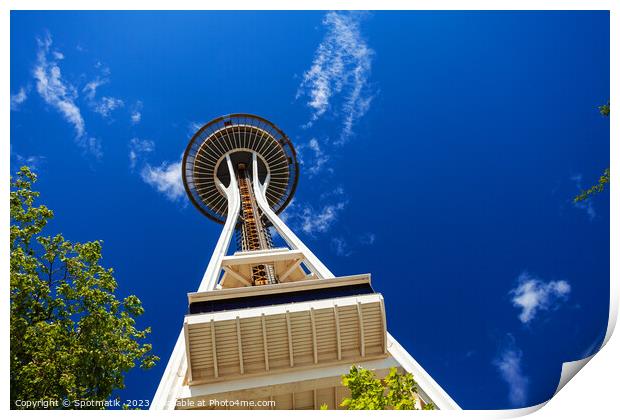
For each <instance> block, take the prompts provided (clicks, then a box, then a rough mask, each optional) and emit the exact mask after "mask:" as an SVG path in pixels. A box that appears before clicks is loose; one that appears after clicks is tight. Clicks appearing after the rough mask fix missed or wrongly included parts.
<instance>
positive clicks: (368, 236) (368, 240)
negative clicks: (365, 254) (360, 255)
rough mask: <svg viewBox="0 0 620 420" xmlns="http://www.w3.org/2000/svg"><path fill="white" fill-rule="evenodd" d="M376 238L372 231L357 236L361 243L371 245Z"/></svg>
mask: <svg viewBox="0 0 620 420" xmlns="http://www.w3.org/2000/svg"><path fill="white" fill-rule="evenodd" d="M375 240H377V235H375V234H374V233H372V232H366V233H363V234H361V235H360V236H359V241H360V243H361V244H362V245H372V244H374V243H375Z"/></svg>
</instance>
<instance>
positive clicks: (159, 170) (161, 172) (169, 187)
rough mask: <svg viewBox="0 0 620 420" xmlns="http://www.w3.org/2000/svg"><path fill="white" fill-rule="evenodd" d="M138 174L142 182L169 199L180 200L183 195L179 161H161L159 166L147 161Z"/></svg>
mask: <svg viewBox="0 0 620 420" xmlns="http://www.w3.org/2000/svg"><path fill="white" fill-rule="evenodd" d="M140 176H141V177H142V180H143V181H144V182H146V183H147V184H149V185H150V186H152V187H153V188H155V189H156V190H157V191H159V192H160V193H162V194H164V196H165V197H166V198H168V199H169V200H171V201H177V200H180V199H181V198H183V197H184V195H185V190H184V188H183V180H182V178H181V161H178V162H172V163H167V162H163V163H162V164H161V165H159V166H151V165H150V164H148V163H147V164H146V165H145V166H144V167H143V168H142V171H141V173H140Z"/></svg>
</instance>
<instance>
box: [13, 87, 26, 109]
mask: <svg viewBox="0 0 620 420" xmlns="http://www.w3.org/2000/svg"><path fill="white" fill-rule="evenodd" d="M26 99H28V89H27V88H25V87H20V88H19V91H17V93H16V94H14V95H11V111H17V110H18V109H19V107H20V105H21V104H23V103H24V102H25V101H26Z"/></svg>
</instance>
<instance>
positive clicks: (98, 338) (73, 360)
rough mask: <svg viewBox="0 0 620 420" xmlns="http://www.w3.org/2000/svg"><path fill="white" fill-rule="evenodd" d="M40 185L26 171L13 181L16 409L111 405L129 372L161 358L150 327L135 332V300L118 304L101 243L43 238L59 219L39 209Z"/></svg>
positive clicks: (138, 309)
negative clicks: (32, 404) (25, 404)
mask: <svg viewBox="0 0 620 420" xmlns="http://www.w3.org/2000/svg"><path fill="white" fill-rule="evenodd" d="M36 179H37V177H36V175H35V174H34V173H33V172H31V171H30V169H29V168H28V167H25V166H24V167H22V168H21V169H20V170H19V171H18V172H17V174H16V176H15V177H14V178H12V179H11V192H10V194H11V199H10V213H11V231H10V232H11V234H10V241H11V244H10V251H11V258H10V295H11V297H10V307H11V309H10V317H11V321H10V334H11V343H10V346H11V355H10V357H11V363H10V364H11V367H10V369H11V373H10V381H11V383H10V398H11V407H12V408H20V407H18V406H17V404H16V401H18V400H22V401H27V400H29V401H33V400H55V401H59V402H60V401H62V400H64V399H68V400H93V401H94V400H97V401H101V400H105V399H108V398H109V397H110V396H111V395H112V393H113V391H114V390H116V389H121V388H123V387H124V380H123V374H124V373H125V372H127V371H129V370H130V369H132V368H133V367H134V366H135V365H136V364H139V365H140V366H141V367H142V368H145V369H148V368H151V367H152V366H153V365H154V364H155V362H156V361H157V360H158V358H157V357H156V356H154V355H152V354H151V345H150V344H148V343H144V342H143V341H144V339H145V337H146V336H147V334H148V333H149V332H150V329H149V328H146V329H144V330H139V329H137V328H136V326H135V318H136V317H138V316H139V315H141V314H142V313H143V312H144V309H143V308H142V304H141V302H140V300H139V299H138V298H137V297H136V296H127V297H126V298H124V299H122V300H119V299H117V298H116V296H115V294H114V292H115V290H116V288H117V283H116V280H115V279H114V276H113V271H112V269H106V268H104V267H102V266H101V265H100V260H101V258H102V256H101V242H100V241H93V242H86V243H71V242H70V241H68V240H66V239H65V238H63V236H62V235H56V236H44V235H42V231H43V229H44V228H45V226H46V225H47V223H48V221H49V220H50V219H51V218H52V217H53V215H54V213H53V212H52V210H50V209H48V208H47V207H46V206H45V205H36V204H35V201H36V199H37V197H38V196H39V193H38V192H36V191H33V190H32V185H33V183H35V182H36ZM60 408H62V405H61V406H60Z"/></svg>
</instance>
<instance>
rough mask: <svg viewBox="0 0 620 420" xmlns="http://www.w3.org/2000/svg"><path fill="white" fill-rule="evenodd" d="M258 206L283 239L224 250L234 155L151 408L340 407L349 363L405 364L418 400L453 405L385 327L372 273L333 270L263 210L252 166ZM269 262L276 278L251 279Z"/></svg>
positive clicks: (233, 206)
mask: <svg viewBox="0 0 620 420" xmlns="http://www.w3.org/2000/svg"><path fill="white" fill-rule="evenodd" d="M256 159H257V157H256V154H255V155H254V159H253V161H254V165H253V168H254V178H253V184H254V185H253V187H254V193H255V196H256V202H257V204H258V206H259V207H260V211H261V212H262V214H264V215H265V216H266V218H267V219H268V220H269V222H270V223H271V225H272V226H274V228H275V229H276V230H277V231H278V233H279V234H280V235H281V236H282V238H283V239H284V241H285V242H286V243H287V245H288V248H275V249H263V250H258V251H245V252H236V253H235V254H234V255H230V256H227V255H225V250H226V249H228V246H229V244H230V241H231V238H232V233H233V230H234V223H235V221H236V219H237V217H236V215H237V214H238V212H239V206H240V203H239V194H238V192H237V189H238V187H237V184H236V182H235V178H234V176H232V174H233V168H232V162H231V161H230V159H229V158H228V157H227V164H228V166H229V170H230V173H231V177H230V180H231V181H230V183H229V185H228V186H227V187H225V186H223V185H220V186H219V187H220V188H221V190H222V191H223V192H224V193H225V194H226V196H227V197H228V203H229V205H228V212H229V217H228V218H227V220H226V223H225V225H224V229H223V231H222V234H221V236H220V238H219V240H218V243H217V245H216V250H215V252H214V254H213V257H212V258H211V261H210V262H209V265H208V267H207V270H206V272H205V276H204V278H203V281H202V283H201V285H200V287H199V289H198V291H197V292H195V293H190V294H188V301H189V311H188V313H187V315H186V316H185V319H184V323H183V329H182V331H181V333H180V335H179V338H178V340H177V343H176V345H175V348H174V350H173V352H172V356H171V357H170V360H169V362H168V365H167V366H166V370H165V373H164V375H163V377H162V380H161V382H160V384H159V387H158V389H157V393H156V394H155V397H154V399H153V402H152V404H151V409H228V408H233V409H238V408H247V409H318V408H320V407H321V406H322V405H327V407H328V408H330V409H337V408H340V403H341V402H342V400H343V399H344V398H345V397H346V396H348V395H349V394H348V389H346V388H345V387H344V386H342V375H345V374H347V373H348V372H349V370H350V368H351V366H352V365H356V366H362V367H364V368H366V369H370V370H373V371H375V373H376V374H377V376H379V377H383V376H385V375H386V374H387V373H388V372H389V370H390V368H392V367H396V368H397V369H399V370H400V371H401V372H410V373H412V374H413V376H414V379H415V380H416V382H417V383H418V386H419V391H418V392H419V395H418V397H419V398H418V404H419V405H420V406H421V405H422V404H424V403H429V402H432V403H434V405H435V406H436V407H437V408H439V409H459V406H458V405H457V404H456V403H455V402H454V401H453V400H452V398H450V397H449V395H448V394H447V393H446V392H445V391H444V390H443V389H442V388H441V387H440V386H439V385H438V384H437V383H436V382H435V381H434V380H433V378H432V377H431V376H430V375H429V374H428V373H427V372H426V371H425V370H424V369H423V368H422V367H421V366H420V365H419V364H418V363H417V362H416V361H415V360H414V359H413V357H411V356H410V355H409V354H408V353H407V351H406V350H405V349H404V348H403V347H402V346H400V344H398V342H397V341H396V340H395V339H394V338H393V337H392V336H391V335H390V334H389V333H388V331H387V324H386V313H385V304H384V300H383V297H382V295H381V294H380V293H376V292H375V291H374V290H373V288H372V286H371V277H370V274H361V275H354V276H347V277H336V276H334V275H333V274H332V273H331V272H330V271H329V270H328V269H327V267H325V266H324V265H323V263H321V261H320V260H319V259H318V258H317V257H316V256H315V255H314V254H313V253H312V252H311V251H310V250H309V249H308V248H307V247H306V246H305V245H304V244H303V243H302V242H301V241H300V240H299V238H298V237H297V236H296V235H295V234H294V233H293V232H292V231H291V230H290V229H289V228H288V227H287V226H286V225H285V224H284V223H283V222H282V220H281V219H280V218H279V217H278V216H277V215H276V214H275V213H274V212H273V211H272V210H271V209H270V207H269V205H268V204H267V202H266V200H265V197H264V195H263V193H264V190H265V185H261V184H260V181H259V180H258V179H259V178H258V176H257V173H256V168H257V165H256ZM258 264H264V265H269V266H271V267H273V270H274V274H275V277H276V278H277V279H278V283H277V284H267V285H262V286H253V285H252V282H251V276H252V269H253V267H256V266H257V265H258Z"/></svg>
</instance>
